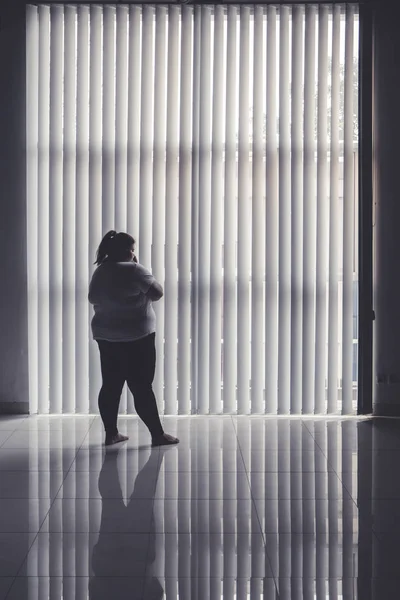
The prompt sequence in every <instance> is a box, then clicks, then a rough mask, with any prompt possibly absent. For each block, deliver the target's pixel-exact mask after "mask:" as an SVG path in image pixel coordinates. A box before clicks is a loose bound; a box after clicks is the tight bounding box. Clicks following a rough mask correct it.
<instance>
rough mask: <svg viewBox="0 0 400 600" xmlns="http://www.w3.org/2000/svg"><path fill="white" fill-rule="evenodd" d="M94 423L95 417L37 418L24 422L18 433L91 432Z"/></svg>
mask: <svg viewBox="0 0 400 600" xmlns="http://www.w3.org/2000/svg"><path fill="white" fill-rule="evenodd" d="M93 422H94V417H93V416H84V415H74V416H68V415H61V416H55V415H52V416H44V415H40V416H35V415H31V416H30V417H29V418H27V419H24V420H22V421H21V422H20V423H19V424H18V426H17V427H16V429H18V431H31V432H34V431H41V432H47V431H58V432H67V431H68V432H81V431H85V432H87V431H89V429H90V427H91V426H92V424H93Z"/></svg>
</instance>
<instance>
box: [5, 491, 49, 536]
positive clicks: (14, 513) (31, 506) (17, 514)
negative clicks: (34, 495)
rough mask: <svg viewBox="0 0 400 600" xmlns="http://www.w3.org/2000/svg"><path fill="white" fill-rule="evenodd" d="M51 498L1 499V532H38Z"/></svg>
mask: <svg viewBox="0 0 400 600" xmlns="http://www.w3.org/2000/svg"><path fill="white" fill-rule="evenodd" d="M50 504H51V500H50V499H48V498H43V499H41V500H30V499H29V498H3V499H1V500H0V532H2V533H8V532H10V533H25V532H33V533H35V532H38V531H39V529H40V526H41V524H42V523H43V521H44V519H45V517H46V515H47V513H48V512H49V509H50Z"/></svg>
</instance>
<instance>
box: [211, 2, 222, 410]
mask: <svg viewBox="0 0 400 600" xmlns="http://www.w3.org/2000/svg"><path fill="white" fill-rule="evenodd" d="M213 53H214V73H213V81H214V85H213V89H214V94H213V107H212V173H211V181H212V189H211V264H210V358H209V361H210V412H211V413H219V412H221V379H222V378H221V360H222V352H221V338H222V310H221V308H222V282H223V278H222V227H223V222H222V218H223V214H222V209H223V205H222V202H223V168H224V164H223V146H224V126H225V119H224V118H223V114H224V104H223V102H224V93H223V92H224V83H225V81H224V64H223V59H224V9H223V7H222V6H219V7H218V8H217V9H216V14H215V28H214V48H213Z"/></svg>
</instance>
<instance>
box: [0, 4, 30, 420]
mask: <svg viewBox="0 0 400 600" xmlns="http://www.w3.org/2000/svg"><path fill="white" fill-rule="evenodd" d="M0 89H1V93H0V128H1V129H0V132H1V133H0V252H1V260H0V282H1V292H0V412H26V411H27V409H28V400H29V398H28V388H29V386H28V319H27V277H26V275H27V259H26V254H27V246H26V177H25V112H26V111H25V3H23V2H18V1H17V2H16V1H15V0H14V1H13V2H10V3H8V2H4V0H3V1H2V3H1V12H0Z"/></svg>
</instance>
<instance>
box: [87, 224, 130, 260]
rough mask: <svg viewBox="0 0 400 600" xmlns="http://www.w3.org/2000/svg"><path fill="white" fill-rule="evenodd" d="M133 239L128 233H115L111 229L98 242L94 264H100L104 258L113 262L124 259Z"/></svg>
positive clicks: (127, 254)
mask: <svg viewBox="0 0 400 600" xmlns="http://www.w3.org/2000/svg"><path fill="white" fill-rule="evenodd" d="M134 244H135V240H134V239H133V237H132V236H131V235H129V234H128V233H122V232H121V233H117V232H116V231H114V230H113V229H112V230H111V231H109V232H108V233H106V235H105V236H104V237H103V239H102V240H101V242H100V246H99V247H98V250H97V254H96V262H95V263H94V264H95V265H101V264H103V263H104V261H105V260H106V259H108V260H111V261H113V262H118V261H124V260H126V257H127V256H129V251H130V249H131V248H132V246H133V245H134Z"/></svg>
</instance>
